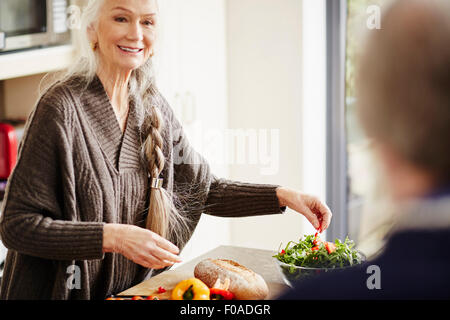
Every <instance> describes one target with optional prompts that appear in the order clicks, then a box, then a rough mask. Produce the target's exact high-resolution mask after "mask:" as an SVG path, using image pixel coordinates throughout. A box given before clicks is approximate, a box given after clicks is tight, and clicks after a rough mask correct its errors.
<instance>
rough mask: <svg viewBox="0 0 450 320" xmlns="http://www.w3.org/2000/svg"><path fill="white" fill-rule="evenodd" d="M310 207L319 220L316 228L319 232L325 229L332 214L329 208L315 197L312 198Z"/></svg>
mask: <svg viewBox="0 0 450 320" xmlns="http://www.w3.org/2000/svg"><path fill="white" fill-rule="evenodd" d="M310 208H311V210H312V212H313V213H314V215H316V217H317V219H318V220H319V227H318V228H316V229H318V230H319V232H323V231H325V230H326V229H327V228H328V227H329V226H330V222H331V216H332V214H331V210H330V209H329V208H328V207H327V206H326V205H325V204H324V203H322V202H321V201H320V200H319V199H318V198H315V197H314V198H313V202H312V204H311V206H310Z"/></svg>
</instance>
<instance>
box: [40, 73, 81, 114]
mask: <svg viewBox="0 0 450 320" xmlns="http://www.w3.org/2000/svg"><path fill="white" fill-rule="evenodd" d="M83 83H84V82H83V80H82V79H80V78H79V77H69V78H67V79H63V80H57V81H55V82H54V83H53V84H51V85H50V86H49V87H48V88H47V89H45V91H44V92H43V93H42V94H41V96H40V97H39V99H38V101H37V104H36V108H35V113H37V114H43V115H49V114H52V115H53V117H52V118H58V116H59V117H61V118H64V119H67V118H70V117H71V114H72V113H73V112H74V107H75V105H76V104H77V101H78V100H79V97H80V96H81V95H82V94H83V88H84V87H85V85H84V84H83Z"/></svg>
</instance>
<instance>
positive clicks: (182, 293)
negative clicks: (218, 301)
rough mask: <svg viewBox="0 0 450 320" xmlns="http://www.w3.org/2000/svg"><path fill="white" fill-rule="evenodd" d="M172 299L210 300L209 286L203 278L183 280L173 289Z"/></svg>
mask: <svg viewBox="0 0 450 320" xmlns="http://www.w3.org/2000/svg"><path fill="white" fill-rule="evenodd" d="M172 300H209V288H208V286H207V285H206V284H204V283H203V282H202V281H201V280H199V279H197V278H191V279H187V280H183V281H181V282H180V283H178V284H177V285H176V287H175V288H174V289H173V290H172Z"/></svg>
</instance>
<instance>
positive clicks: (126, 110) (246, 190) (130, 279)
mask: <svg viewBox="0 0 450 320" xmlns="http://www.w3.org/2000/svg"><path fill="white" fill-rule="evenodd" d="M157 11H158V10H157V3H156V1H153V0H108V1H104V0H94V1H90V2H89V4H88V6H87V8H86V9H85V11H84V13H83V18H82V28H81V33H82V34H83V36H84V42H81V44H80V49H81V52H82V53H83V54H82V55H81V57H80V59H79V60H78V61H77V62H76V63H75V65H74V67H73V68H72V69H71V70H69V72H68V73H67V74H66V75H65V76H64V77H62V78H61V79H60V80H59V81H57V82H56V83H54V84H53V85H52V86H50V88H49V89H48V90H46V92H45V93H44V94H43V95H42V97H41V98H40V99H39V102H38V104H37V106H36V108H35V109H34V111H33V112H32V114H31V116H30V118H29V121H28V123H27V127H26V133H25V135H24V138H23V140H22V142H21V145H20V151H19V159H18V162H17V165H16V168H15V170H14V172H13V173H12V175H11V177H10V180H9V182H8V187H7V190H6V196H5V201H4V205H3V210H2V211H3V216H2V217H1V223H0V231H1V237H2V241H3V243H4V244H5V246H6V247H8V249H9V251H8V255H7V260H6V265H5V271H4V277H3V281H2V284H1V293H0V295H1V298H2V299H104V298H105V297H107V296H108V295H110V294H115V293H118V292H120V291H122V290H125V289H127V288H129V287H130V286H133V285H135V284H137V283H139V282H140V281H142V280H144V279H145V278H146V277H148V276H151V275H152V274H153V275H154V274H155V273H157V272H161V271H162V270H163V269H164V268H166V267H168V266H171V265H173V264H174V263H177V262H180V259H179V257H178V253H179V251H180V250H181V249H182V247H183V246H184V245H185V243H186V242H187V240H188V239H189V237H190V236H191V234H192V232H193V230H194V228H195V226H196V224H197V222H198V220H199V218H200V214H201V213H202V212H206V213H209V214H212V215H216V216H222V217H243V216H251V215H267V214H277V213H282V212H283V211H284V210H285V207H286V206H289V207H291V208H292V209H294V210H296V211H298V212H299V213H301V214H303V215H304V216H305V217H306V218H307V219H308V220H309V221H310V222H311V223H312V224H313V226H314V227H315V228H317V229H321V230H325V229H326V228H327V227H328V225H329V223H330V219H331V212H330V211H329V209H328V208H327V206H326V205H325V204H323V203H321V202H320V201H319V200H318V199H317V198H316V197H313V196H309V195H305V194H302V193H300V192H297V191H294V190H291V189H288V188H283V187H279V186H276V185H261V184H260V185H257V184H249V183H241V182H237V181H230V180H225V179H219V178H217V177H215V176H214V175H213V174H212V173H211V172H210V169H209V166H208V164H207V163H206V162H205V160H204V159H203V158H202V157H201V156H200V155H198V154H197V153H196V152H195V151H194V150H193V149H192V148H191V147H190V146H189V143H188V141H187V140H186V137H185V135H184V134H183V130H182V128H181V125H180V123H179V122H178V121H177V119H176V118H175V117H174V115H173V112H172V110H171V108H170V107H169V106H168V105H167V102H166V101H165V100H164V98H163V97H162V96H161V94H160V93H159V92H158V90H157V89H156V87H155V85H154V82H153V77H152V73H151V57H152V55H153V46H154V43H155V40H156V30H157V24H158V22H157V21H158V17H157ZM72 266H77V267H78V270H79V271H80V272H79V275H80V276H81V282H80V285H79V286H78V287H77V286H75V287H74V286H73V285H71V284H72V283H70V281H69V280H70V279H71V278H70V276H72V273H71V272H68V271H70V270H76V268H75V269H71V268H73V267H72Z"/></svg>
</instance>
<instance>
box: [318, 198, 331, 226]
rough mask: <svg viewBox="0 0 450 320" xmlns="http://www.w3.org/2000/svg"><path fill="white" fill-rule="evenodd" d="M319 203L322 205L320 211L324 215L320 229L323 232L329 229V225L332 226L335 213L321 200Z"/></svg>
mask: <svg viewBox="0 0 450 320" xmlns="http://www.w3.org/2000/svg"><path fill="white" fill-rule="evenodd" d="M319 205H320V207H319V211H320V214H321V217H322V222H321V225H320V231H321V232H322V231H325V230H326V229H328V227H329V226H330V223H331V217H332V216H333V214H332V213H331V210H330V209H329V208H328V207H327V206H326V205H325V204H323V203H322V202H319Z"/></svg>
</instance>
